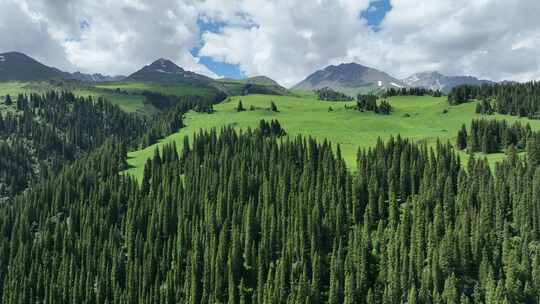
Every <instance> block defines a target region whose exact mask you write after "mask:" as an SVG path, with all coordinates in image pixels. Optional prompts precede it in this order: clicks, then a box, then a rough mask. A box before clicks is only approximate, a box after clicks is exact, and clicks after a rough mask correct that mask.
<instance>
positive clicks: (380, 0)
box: [360, 0, 392, 32]
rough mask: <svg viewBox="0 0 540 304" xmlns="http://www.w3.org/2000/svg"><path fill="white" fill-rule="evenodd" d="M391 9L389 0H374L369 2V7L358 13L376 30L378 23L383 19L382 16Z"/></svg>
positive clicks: (378, 28)
mask: <svg viewBox="0 0 540 304" xmlns="http://www.w3.org/2000/svg"><path fill="white" fill-rule="evenodd" d="M391 9H392V5H391V4H390V0H376V1H373V2H371V4H370V5H369V8H368V9H367V10H365V11H363V12H362V13H360V16H361V17H362V18H364V19H366V20H367V24H368V25H369V27H371V29H373V30H374V31H376V32H377V31H379V30H380V27H379V25H380V24H381V22H382V21H383V19H384V16H386V13H387V12H388V11H389V10H391Z"/></svg>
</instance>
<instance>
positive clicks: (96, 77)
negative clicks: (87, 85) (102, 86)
mask: <svg viewBox="0 0 540 304" xmlns="http://www.w3.org/2000/svg"><path fill="white" fill-rule="evenodd" d="M71 77H72V79H75V80H80V81H83V82H109V81H122V80H124V79H125V78H126V76H122V75H118V76H108V75H103V74H100V73H95V74H84V73H81V72H75V73H73V74H71Z"/></svg>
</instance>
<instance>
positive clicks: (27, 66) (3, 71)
mask: <svg viewBox="0 0 540 304" xmlns="http://www.w3.org/2000/svg"><path fill="white" fill-rule="evenodd" d="M124 78H125V77H124V76H108V75H103V74H100V73H94V74H85V73H81V72H79V71H77V72H75V73H69V72H65V71H62V70H60V69H58V68H55V67H51V66H48V65H45V64H43V63H41V62H39V61H38V60H36V59H34V58H32V57H30V56H28V55H26V54H24V53H21V52H16V51H13V52H5V53H1V54H0V81H43V80H53V79H64V80H78V81H83V82H106V81H119V80H122V79H124Z"/></svg>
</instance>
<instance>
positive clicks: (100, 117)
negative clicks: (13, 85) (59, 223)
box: [0, 91, 212, 200]
mask: <svg viewBox="0 0 540 304" xmlns="http://www.w3.org/2000/svg"><path fill="white" fill-rule="evenodd" d="M4 103H5V105H7V106H9V109H12V110H11V111H6V113H5V114H0V151H2V152H3V153H2V160H0V200H7V199H9V198H11V197H13V196H14V195H15V194H17V193H19V192H21V191H22V190H24V189H26V188H27V187H28V186H30V185H31V184H32V183H35V182H36V180H38V179H40V178H52V176H54V175H55V174H56V173H57V172H58V171H59V170H60V169H61V168H62V167H63V166H64V165H66V164H68V163H70V162H72V161H73V160H75V159H78V158H80V157H81V156H83V155H85V154H87V153H88V152H90V151H92V150H94V149H96V148H98V147H100V146H101V145H102V144H103V143H104V142H105V141H106V140H107V139H114V140H116V141H118V142H122V143H123V144H124V146H125V148H126V150H128V149H142V148H145V147H147V146H150V145H152V144H154V143H156V142H157V141H158V140H159V139H161V138H163V137H165V136H168V135H170V134H172V133H174V132H177V131H178V130H179V129H180V128H182V127H184V123H183V115H184V113H186V112H188V111H190V110H196V111H203V112H208V111H211V110H212V104H211V103H199V100H198V99H185V100H179V101H177V102H176V103H175V105H174V106H172V108H168V109H166V110H164V111H163V112H162V113H161V114H159V115H157V116H155V117H150V118H148V117H143V116H140V115H136V114H128V113H125V112H124V111H122V110H121V109H120V108H119V107H118V106H116V105H113V104H111V103H110V102H108V101H106V100H104V99H103V98H97V99H94V98H92V97H88V98H85V97H76V96H75V95H74V94H73V93H71V92H57V91H51V92H47V93H45V94H29V95H25V94H21V95H19V96H18V97H17V98H12V97H11V96H9V95H7V96H6V99H5V101H4Z"/></svg>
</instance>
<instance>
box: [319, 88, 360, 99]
mask: <svg viewBox="0 0 540 304" xmlns="http://www.w3.org/2000/svg"><path fill="white" fill-rule="evenodd" d="M314 92H315V94H317V98H318V99H319V100H325V101H353V98H352V97H350V96H349V95H347V94H344V93H341V92H338V91H335V90H332V89H331V88H328V87H325V88H322V89H318V90H315V91H314Z"/></svg>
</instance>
